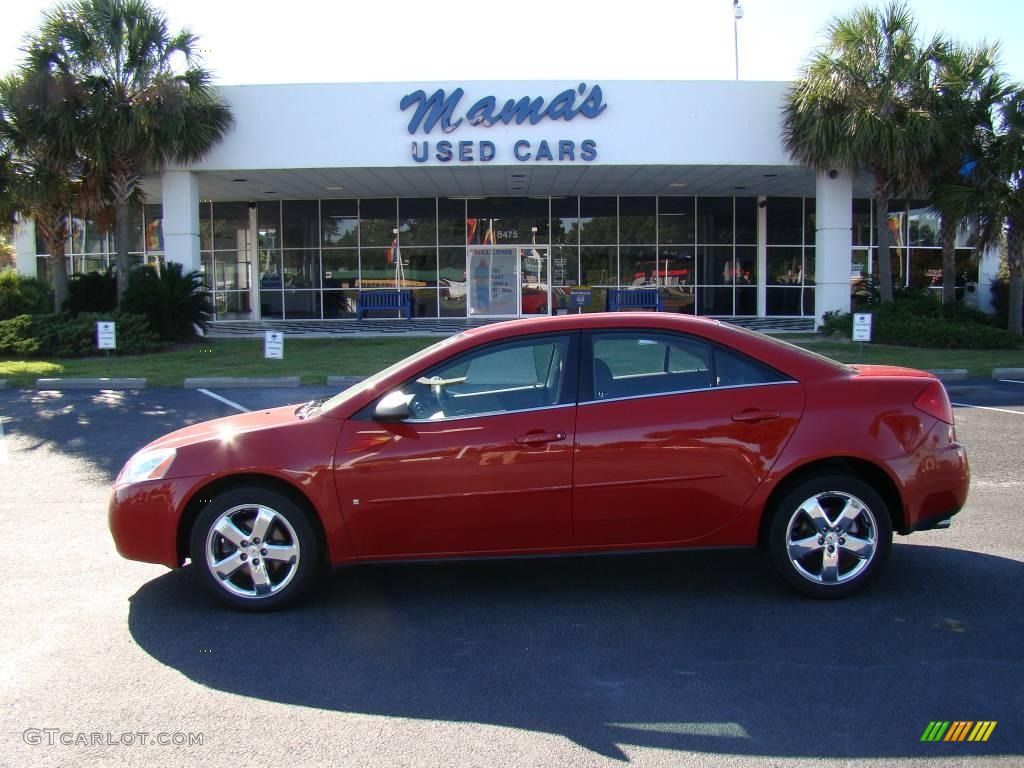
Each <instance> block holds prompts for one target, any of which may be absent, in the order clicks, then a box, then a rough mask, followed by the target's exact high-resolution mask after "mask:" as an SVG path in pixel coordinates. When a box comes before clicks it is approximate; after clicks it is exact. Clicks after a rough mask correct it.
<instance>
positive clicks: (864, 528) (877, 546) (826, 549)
mask: <svg viewBox="0 0 1024 768" xmlns="http://www.w3.org/2000/svg"><path fill="white" fill-rule="evenodd" d="M769 512H770V514H772V519H771V523H770V527H769V530H768V539H767V542H766V544H767V554H768V559H769V560H770V561H771V564H772V566H773V567H774V568H775V570H776V571H777V572H778V574H779V575H780V576H781V577H782V578H783V580H785V581H786V583H788V584H789V585H790V586H791V587H793V588H794V589H796V590H797V591H799V592H802V593H803V594H805V595H808V596H810V597H818V598H833V597H845V596H847V595H851V594H853V593H854V592H857V591H859V590H861V589H863V588H864V586H865V585H866V584H867V583H868V582H869V581H870V580H871V579H872V578H874V576H875V575H876V574H877V573H878V571H879V570H880V569H881V567H882V566H883V564H884V563H885V560H886V559H887V558H888V556H889V550H890V548H891V547H892V521H891V518H890V516H889V510H888V508H887V507H886V505H885V502H884V501H883V500H882V497H881V496H880V495H879V494H878V493H877V492H876V491H875V490H874V489H873V488H872V487H871V486H870V485H868V484H867V483H865V482H864V481H863V480H860V479H859V478H856V477H851V476H848V475H827V476H824V477H820V478H813V479H809V480H805V481H804V482H802V483H800V484H799V485H797V486H796V487H795V488H793V489H792V490H791V491H790V492H789V493H787V494H786V496H785V497H784V498H783V499H782V500H781V501H780V502H779V503H778V504H777V505H776V506H775V508H774V509H773V510H770V511H769Z"/></svg>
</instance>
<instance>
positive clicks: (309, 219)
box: [281, 200, 320, 248]
mask: <svg viewBox="0 0 1024 768" xmlns="http://www.w3.org/2000/svg"><path fill="white" fill-rule="evenodd" d="M281 227H282V232H283V233H284V238H283V242H282V245H283V246H284V247H285V248H316V247H317V246H319V245H320V234H319V232H320V206H319V201H317V200H285V201H283V202H282V203H281Z"/></svg>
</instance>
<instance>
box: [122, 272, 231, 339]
mask: <svg viewBox="0 0 1024 768" xmlns="http://www.w3.org/2000/svg"><path fill="white" fill-rule="evenodd" d="M121 308H122V309H123V310H124V311H126V312H133V313H135V314H140V315H145V316H146V317H148V318H149V324H150V327H152V329H153V330H154V331H156V333H157V334H159V336H160V338H161V339H163V340H164V341H189V340H190V339H192V338H194V337H195V335H196V334H195V328H194V327H193V326H194V325H198V326H199V327H200V328H203V329H205V328H206V321H207V320H209V319H210V313H211V306H210V295H209V292H208V291H207V289H206V286H205V285H204V284H203V277H202V275H201V274H200V273H199V272H189V273H188V274H183V270H182V265H181V264H177V263H174V262H168V263H167V264H164V265H163V270H162V272H157V271H156V269H154V268H153V267H149V266H145V267H139V268H137V269H134V270H132V273H131V274H130V275H129V276H128V289H127V290H126V291H125V294H124V296H123V297H122V299H121Z"/></svg>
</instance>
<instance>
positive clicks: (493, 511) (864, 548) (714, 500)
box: [110, 313, 968, 609]
mask: <svg viewBox="0 0 1024 768" xmlns="http://www.w3.org/2000/svg"><path fill="white" fill-rule="evenodd" d="M967 487H968V468H967V459H966V456H965V454H964V449H963V447H962V446H961V445H960V444H959V443H958V442H957V440H956V435H955V432H954V427H953V414H952V411H951V409H950V404H949V400H948V398H947V396H946V392H945V390H944V389H943V386H942V384H941V383H940V382H939V381H938V380H937V379H935V378H934V377H933V376H931V375H930V374H927V373H924V372H921V371H915V370H910V369H906V368H892V367H880V366H866V365H865V366H856V367H849V366H845V365H840V364H839V363H836V362H834V361H832V360H829V359H827V358H824V357H820V356H818V355H815V354H812V353H810V352H807V351H805V350H802V349H799V348H797V347H794V346H791V345H789V344H786V343H784V342H780V341H777V340H774V339H771V338H769V337H767V336H763V335H761V334H757V333H753V332H750V331H746V330H743V329H740V328H737V327H734V326H730V325H727V324H723V323H719V322H717V321H714V320H706V319H701V318H694V317H685V316H680V315H667V314H657V313H636V314H633V313H630V314H615V315H611V314H590V315H567V316H560V317H546V318H538V319H533V320H520V321H513V322H508V323H501V324H497V325H490V326H487V327H483V328H477V329H474V330H471V331H467V332H465V333H461V334H459V335H457V336H453V337H451V338H448V339H445V340H444V341H441V342H440V343H438V344H435V345H433V346H431V347H429V348H427V349H425V350H423V351H422V352H420V353H418V354H416V355H413V356H412V357H410V358H407V359H406V360H403V361H402V362H400V363H398V364H396V365H393V366H391V367H390V368H388V369H387V370H384V371H381V372H380V373H378V374H377V375H375V376H373V377H371V378H370V379H368V380H366V381H364V382H362V383H361V384H359V385H357V386H355V387H352V388H351V389H348V390H346V391H344V392H342V393H340V394H338V395H336V396H335V397H333V398H331V399H329V400H326V401H315V402H311V403H307V404H305V405H301V406H287V407H284V408H275V409H272V410H268V411H263V412H258V413H246V414H242V415H238V416H231V417H228V418H224V419H216V420H214V421H209V422H205V423H202V424H197V425H194V426H191V427H187V428H185V429H181V430H178V431H177V432H172V433H171V434H169V435H167V436H165V437H162V438H160V439H159V440H156V441H154V442H153V443H151V444H150V445H147V446H146V447H145V448H143V449H142V450H141V451H139V452H138V453H137V454H136V455H135V456H133V457H132V458H131V460H130V461H129V462H128V463H127V464H126V465H125V467H124V469H123V470H122V471H121V473H120V475H119V476H118V478H117V481H116V484H115V486H114V490H113V495H112V498H111V501H110V528H111V531H112V532H113V535H114V539H115V541H116V543H117V548H118V551H119V552H120V553H121V554H122V555H124V556H125V557H128V558H131V559H135V560H143V561H146V562H153V563H162V564H164V565H167V566H169V567H171V568H176V567H179V566H180V565H182V564H183V563H184V562H185V560H186V559H191V561H192V563H193V567H192V570H193V571H194V572H195V573H196V574H197V576H198V578H199V580H200V581H201V582H202V583H203V584H204V585H205V586H206V587H207V588H209V590H210V592H211V593H212V594H213V595H215V596H217V597H218V598H220V599H221V600H223V601H225V602H227V603H228V604H230V605H232V606H235V607H239V608H248V609H268V608H277V607H280V606H282V605H284V604H285V603H288V602H291V601H292V600H293V599H295V598H296V597H298V596H299V595H301V594H302V593H303V592H305V591H306V590H307V589H308V588H309V587H310V586H311V585H312V584H313V583H314V582H315V580H316V576H317V575H318V573H320V572H321V570H322V569H323V567H325V566H329V565H341V564H349V563H359V562H369V561H381V560H396V559H403V558H409V559H411V558H435V557H493V556H501V555H522V554H552V553H560V554H580V553H599V552H608V551H623V550H635V551H641V550H651V549H668V548H686V547H755V546H756V547H761V548H762V549H764V550H765V552H766V553H767V555H768V559H769V561H770V562H771V564H772V565H773V566H774V568H775V570H776V571H777V572H778V573H779V575H780V576H781V577H782V578H783V579H784V580H785V581H786V582H788V583H789V584H790V585H791V586H793V587H795V588H796V589H797V590H799V591H800V592H803V593H804V594H807V595H811V596H814V597H839V596H843V595H848V594H850V593H852V592H854V591H856V590H858V589H860V588H861V587H863V586H864V585H865V584H866V583H867V582H868V581H869V580H870V579H871V578H872V577H873V576H874V575H875V574H876V573H877V572H878V571H879V570H880V569H881V567H882V565H883V564H884V562H885V559H886V556H887V555H888V553H889V549H890V546H891V542H892V534H893V532H894V531H896V532H897V533H901V534H908V533H911V532H913V531H919V530H924V529H929V528H943V527H947V526H948V525H949V520H950V517H951V516H952V515H954V514H956V513H957V512H958V511H959V510H960V508H961V507H962V505H963V504H964V501H965V499H966V496H967Z"/></svg>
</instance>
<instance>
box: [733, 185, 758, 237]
mask: <svg viewBox="0 0 1024 768" xmlns="http://www.w3.org/2000/svg"><path fill="white" fill-rule="evenodd" d="M736 243H737V244H744V245H757V198H754V197H737V198H736Z"/></svg>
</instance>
